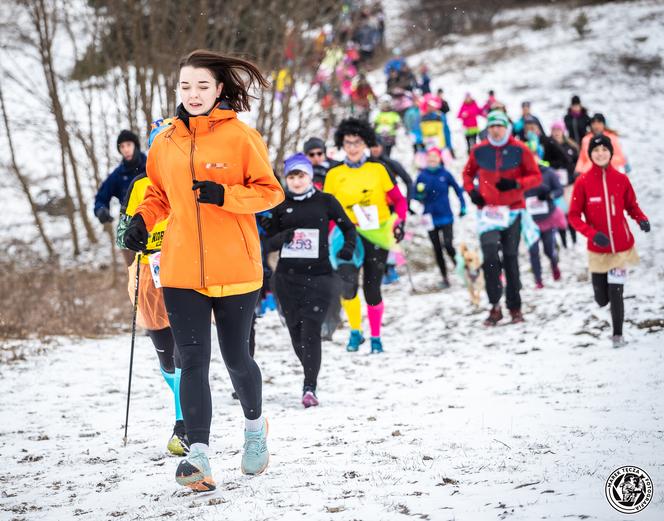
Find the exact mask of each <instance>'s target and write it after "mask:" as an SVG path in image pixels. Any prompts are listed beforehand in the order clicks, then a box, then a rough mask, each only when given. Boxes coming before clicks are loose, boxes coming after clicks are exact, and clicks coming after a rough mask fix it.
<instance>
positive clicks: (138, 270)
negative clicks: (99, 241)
mask: <svg viewBox="0 0 664 521" xmlns="http://www.w3.org/2000/svg"><path fill="white" fill-rule="evenodd" d="M141 256H142V255H141V253H140V252H139V254H138V255H137V256H136V278H135V279H134V282H135V284H136V288H135V289H134V313H133V317H132V320H131V353H130V355H129V385H128V387H127V413H126V414H125V427H124V438H123V439H122V440H123V442H124V446H125V447H126V446H127V427H128V424H129V399H130V398H131V371H132V369H133V367H134V343H135V342H136V314H137V313H138V283H139V281H140V273H141Z"/></svg>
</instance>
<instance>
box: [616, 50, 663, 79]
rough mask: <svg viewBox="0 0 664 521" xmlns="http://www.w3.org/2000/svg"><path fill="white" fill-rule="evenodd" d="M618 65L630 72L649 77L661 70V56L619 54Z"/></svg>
mask: <svg viewBox="0 0 664 521" xmlns="http://www.w3.org/2000/svg"><path fill="white" fill-rule="evenodd" d="M618 61H619V63H620V65H622V66H623V67H624V68H625V70H626V71H627V72H628V73H630V74H637V75H639V76H646V77H650V76H653V75H654V74H658V73H660V72H662V57H661V56H639V55H636V54H621V55H620V56H619V57H618Z"/></svg>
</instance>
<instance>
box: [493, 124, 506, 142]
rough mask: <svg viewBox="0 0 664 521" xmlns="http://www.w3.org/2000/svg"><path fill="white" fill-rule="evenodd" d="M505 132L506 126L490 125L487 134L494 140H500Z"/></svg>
mask: <svg viewBox="0 0 664 521" xmlns="http://www.w3.org/2000/svg"><path fill="white" fill-rule="evenodd" d="M505 134H507V128H505V127H503V126H502V125H492V126H490V127H489V135H490V136H491V139H493V140H494V141H500V140H502V139H504V138H505Z"/></svg>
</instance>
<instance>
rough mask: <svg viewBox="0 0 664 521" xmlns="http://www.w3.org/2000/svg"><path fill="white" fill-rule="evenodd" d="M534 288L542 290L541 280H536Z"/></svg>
mask: <svg viewBox="0 0 664 521" xmlns="http://www.w3.org/2000/svg"><path fill="white" fill-rule="evenodd" d="M535 287H536V288H537V289H544V284H543V283H542V281H541V280H538V281H537V282H535Z"/></svg>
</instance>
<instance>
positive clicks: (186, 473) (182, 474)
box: [175, 444, 217, 492]
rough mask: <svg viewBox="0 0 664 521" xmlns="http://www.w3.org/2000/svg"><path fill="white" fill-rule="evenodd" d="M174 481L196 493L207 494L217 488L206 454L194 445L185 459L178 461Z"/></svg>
mask: <svg viewBox="0 0 664 521" xmlns="http://www.w3.org/2000/svg"><path fill="white" fill-rule="evenodd" d="M175 481H177V482H178V485H182V486H183V487H187V488H190V489H191V490H194V491H196V492H209V491H211V490H214V489H216V488H217V484H216V483H215V482H214V479H212V469H210V462H209V461H208V457H207V454H206V453H205V452H204V451H203V450H201V449H199V448H198V447H196V446H195V444H194V447H193V448H192V449H191V450H190V451H189V454H188V455H187V457H186V458H184V459H183V460H181V461H180V464H179V465H178V468H177V470H176V471H175Z"/></svg>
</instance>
